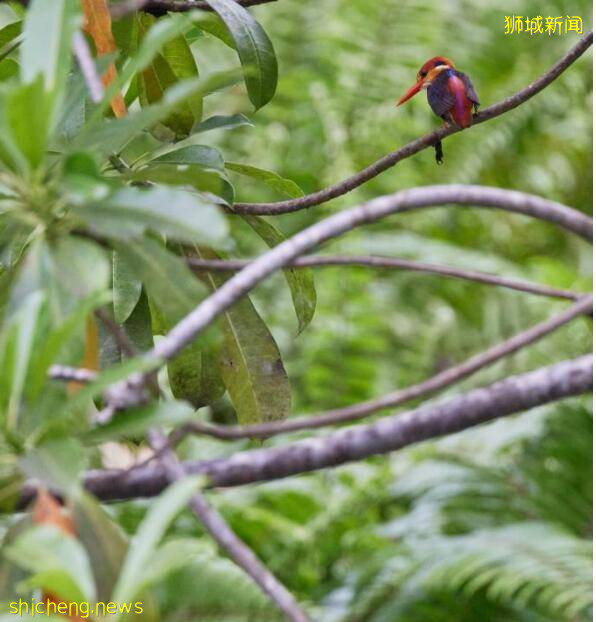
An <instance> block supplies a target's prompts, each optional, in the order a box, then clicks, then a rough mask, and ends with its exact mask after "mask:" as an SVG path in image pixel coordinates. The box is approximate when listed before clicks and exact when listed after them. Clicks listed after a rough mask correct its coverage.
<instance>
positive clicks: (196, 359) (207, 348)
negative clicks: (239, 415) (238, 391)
mask: <svg viewBox="0 0 596 622" xmlns="http://www.w3.org/2000/svg"><path fill="white" fill-rule="evenodd" d="M220 350H221V344H220V343H219V342H217V341H215V340H195V341H194V342H193V343H191V344H190V345H189V346H187V347H186V348H184V350H182V352H180V354H178V356H176V357H175V358H174V359H173V360H171V361H169V362H168V380H169V382H170V389H171V390H172V394H173V395H174V397H175V398H177V399H180V400H186V401H187V402H190V403H191V404H192V405H193V406H194V408H201V407H202V406H205V405H207V404H212V403H213V402H214V401H215V400H218V399H219V398H220V397H221V396H222V395H223V394H224V393H225V390H226V386H225V384H224V381H223V379H222V377H221V374H220V371H219V357H220Z"/></svg>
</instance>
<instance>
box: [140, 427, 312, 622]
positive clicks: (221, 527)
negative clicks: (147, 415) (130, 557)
mask: <svg viewBox="0 0 596 622" xmlns="http://www.w3.org/2000/svg"><path fill="white" fill-rule="evenodd" d="M149 439H150V443H151V446H152V447H153V450H154V451H155V452H156V454H159V456H160V458H159V461H160V462H161V464H162V465H163V468H164V469H165V472H166V476H167V478H168V481H169V482H174V481H176V480H178V479H181V478H183V477H185V476H186V473H185V471H184V468H183V467H182V465H181V464H180V463H179V462H178V459H177V458H176V456H175V454H174V453H173V451H172V450H171V449H170V447H169V445H168V441H167V439H166V437H165V436H164V435H163V434H162V433H161V432H158V431H157V430H152V431H151V432H150V433H149ZM189 507H190V508H191V510H192V511H193V512H194V514H195V516H196V517H197V518H198V519H199V520H200V521H201V523H202V524H203V525H204V526H205V528H206V530H207V531H208V532H209V534H211V536H212V537H213V539H214V540H215V541H216V542H217V543H218V544H219V546H220V547H221V548H222V549H223V550H224V551H225V552H226V553H227V554H228V555H229V556H230V558H231V559H232V560H233V561H234V563H236V564H237V565H238V566H239V567H240V568H242V570H244V571H245V572H246V573H247V574H248V575H249V576H250V577H251V578H252V579H253V581H254V582H255V583H256V584H257V585H258V586H259V587H260V588H261V590H262V591H263V592H264V593H265V594H266V595H267V596H268V597H269V598H270V599H271V600H272V601H273V603H275V605H277V607H279V609H280V610H281V611H283V612H284V614H285V615H286V616H287V618H288V620H292V621H293V622H308V620H309V617H308V616H307V615H306V613H305V612H304V611H303V609H302V608H301V607H300V606H299V605H298V603H297V602H296V600H295V598H294V597H293V596H292V594H291V593H290V592H289V591H288V590H287V589H286V587H285V586H284V585H283V584H282V583H280V582H279V580H278V579H277V578H276V577H275V576H274V575H273V574H272V573H271V572H270V571H269V570H268V569H267V567H266V566H264V565H263V563H262V562H261V561H260V560H259V559H258V557H257V556H256V555H255V554H254V553H253V551H252V550H251V549H250V548H249V547H248V546H247V545H246V544H245V543H244V542H243V541H242V540H240V538H238V536H237V535H236V534H235V533H234V532H233V531H232V529H231V528H230V526H229V525H228V524H227V523H226V521H225V520H224V519H223V517H222V516H221V514H219V512H217V510H216V509H215V508H213V507H212V506H211V505H209V503H208V502H207V499H206V498H205V496H204V495H203V494H202V493H196V494H194V495H193V496H192V497H191V500H190V502H189Z"/></svg>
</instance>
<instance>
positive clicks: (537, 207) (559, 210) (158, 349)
mask: <svg viewBox="0 0 596 622" xmlns="http://www.w3.org/2000/svg"><path fill="white" fill-rule="evenodd" d="M451 203H452V204H455V205H477V206H479V207H491V208H497V209H503V210H507V211H510V212H514V213H518V214H525V215H526V216H532V217H534V218H540V219H542V220H545V221H549V222H552V223H555V224H557V225H559V226H561V227H563V228H564V229H567V230H569V231H572V232H573V233H576V234H577V235H579V236H580V237H582V238H584V239H586V240H591V239H592V220H591V219H590V218H589V217H588V216H586V215H585V214H582V213H581V212H578V211H576V210H573V209H571V208H570V207H566V206H565V205H561V204H560V203H555V202H554V201H549V200H547V199H543V198H541V197H537V196H535V195H531V194H526V193H523V192H516V191H514V190H504V189H501V188H490V187H485V186H466V185H457V184H454V185H448V186H425V187H421V188H412V189H410V190H403V191H401V192H397V193H396V194H392V195H388V196H384V197H378V198H376V199H373V200H372V201H369V202H368V203H365V204H363V205H360V206H358V207H354V208H352V209H348V210H343V211H341V212H338V213H336V214H333V215H332V216H329V217H328V218H325V219H323V220H321V221H320V222H318V223H315V224H314V225H311V226H310V227H307V228H306V229H303V230H302V231H300V232H299V233H297V234H295V235H294V236H292V237H290V238H288V239H287V240H285V241H284V242H282V243H281V244H279V245H278V246H275V247H274V248H272V249H271V250H269V251H267V252H266V253H263V255H261V256H260V257H258V258H257V259H255V260H254V261H252V262H251V263H250V264H249V265H248V266H246V268H244V269H243V270H241V271H240V272H238V273H237V274H235V275H234V276H233V277H232V278H230V279H229V280H228V281H226V282H225V283H224V284H223V285H222V286H221V287H220V288H219V289H217V290H216V291H215V292H214V293H213V294H211V295H210V296H209V297H208V298H206V299H205V300H203V301H202V302H201V303H200V304H199V305H198V306H197V307H196V308H195V309H194V310H193V311H191V312H190V313H189V314H188V315H187V316H186V317H184V318H183V319H182V320H181V321H180V322H178V324H176V326H174V328H173V329H172V330H171V331H170V332H169V333H168V334H167V335H166V336H165V337H164V339H162V340H161V341H160V342H159V343H158V344H157V345H156V346H155V347H154V348H153V350H151V351H149V352H148V354H147V356H148V357H149V358H150V359H155V360H160V361H168V360H170V359H171V358H173V357H174V356H176V355H177V354H178V352H180V351H181V350H182V349H183V348H184V347H185V346H187V345H188V344H189V343H191V342H192V341H193V340H194V338H195V337H196V336H197V335H198V334H199V333H200V332H201V331H202V330H204V329H205V328H206V327H207V326H209V325H210V324H211V323H212V322H213V321H214V320H215V318H216V317H217V316H218V315H220V314H221V313H223V312H224V311H225V310H226V309H228V308H229V307H230V306H231V305H232V304H234V302H236V300H238V299H239V298H241V297H242V296H244V295H245V294H246V293H248V292H249V291H250V290H251V289H252V288H254V287H255V286H256V285H257V284H258V283H260V282H261V281H263V280H264V279H265V278H266V277H268V276H269V275H270V274H272V273H273V272H275V271H276V270H279V269H280V268H283V267H284V266H286V265H287V264H288V263H290V262H291V261H293V260H294V259H296V258H297V257H298V256H300V255H302V254H304V253H305V252H307V251H309V250H310V249H311V248H313V247H315V246H317V245H319V244H321V243H322V242H325V241H327V240H330V239H332V238H334V237H337V236H339V235H341V234H343V233H345V232H346V231H350V230H351V229H354V228H355V227H357V226H359V225H363V224H366V223H371V222H375V221H377V220H380V219H381V218H384V217H385V216H388V215H389V214H394V213H397V212H406V211H410V210H414V209H419V208H424V207H431V206H437V205H445V204H451Z"/></svg>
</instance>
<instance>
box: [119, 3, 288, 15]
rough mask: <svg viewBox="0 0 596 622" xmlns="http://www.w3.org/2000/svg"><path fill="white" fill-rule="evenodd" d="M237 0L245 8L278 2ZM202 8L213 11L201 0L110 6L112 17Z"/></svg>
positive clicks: (162, 13) (178, 11)
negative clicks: (141, 12) (142, 12)
mask: <svg viewBox="0 0 596 622" xmlns="http://www.w3.org/2000/svg"><path fill="white" fill-rule="evenodd" d="M236 2H237V3H238V4H239V5H240V6H243V7H245V8H247V7H250V6H256V5H258V4H266V3H269V2H276V0H236ZM196 9H201V10H202V11H213V9H212V8H211V5H209V4H208V3H207V2H201V1H200V0H196V1H193V0H124V2H120V3H118V4H114V5H113V6H112V7H111V8H110V12H111V14H112V17H115V18H119V17H124V16H125V15H129V14H130V13H134V12H135V11H145V13H150V14H151V15H155V16H156V17H159V16H161V15H165V14H166V13H168V12H169V13H182V12H186V11H193V10H196Z"/></svg>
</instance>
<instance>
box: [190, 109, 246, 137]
mask: <svg viewBox="0 0 596 622" xmlns="http://www.w3.org/2000/svg"><path fill="white" fill-rule="evenodd" d="M243 125H249V126H250V127H253V126H254V123H252V121H250V119H248V118H247V117H245V116H244V115H243V114H231V115H214V116H213V117H209V118H208V119H205V120H204V121H201V122H200V123H197V124H196V125H195V126H194V127H193V128H192V133H193V134H199V133H201V132H210V131H211V130H231V129H234V128H236V127H242V126H243Z"/></svg>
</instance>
